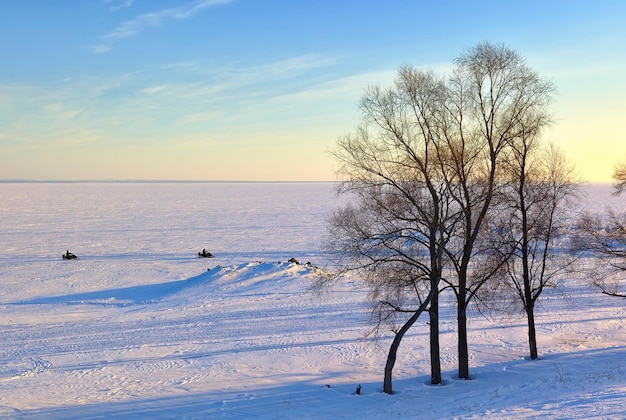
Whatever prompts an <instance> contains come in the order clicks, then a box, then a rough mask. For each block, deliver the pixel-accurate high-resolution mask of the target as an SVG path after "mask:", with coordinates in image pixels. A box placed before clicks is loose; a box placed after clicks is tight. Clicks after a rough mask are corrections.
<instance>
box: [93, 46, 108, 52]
mask: <svg viewBox="0 0 626 420" xmlns="http://www.w3.org/2000/svg"><path fill="white" fill-rule="evenodd" d="M91 50H92V51H93V52H95V53H97V54H103V53H106V52H109V51H111V46H110V45H94V46H92V47H91Z"/></svg>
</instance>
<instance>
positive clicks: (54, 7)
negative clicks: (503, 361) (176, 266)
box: [0, 0, 626, 181]
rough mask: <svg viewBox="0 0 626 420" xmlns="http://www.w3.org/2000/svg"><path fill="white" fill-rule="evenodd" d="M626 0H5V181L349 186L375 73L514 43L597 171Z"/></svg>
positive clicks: (560, 141) (618, 136)
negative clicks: (338, 146)
mask: <svg viewBox="0 0 626 420" xmlns="http://www.w3.org/2000/svg"><path fill="white" fill-rule="evenodd" d="M624 22H626V2H624V1H617V0H615V1H593V2H591V1H584V2H583V1H545V0H544V1H527V2H512V1H511V2H509V1H478V0H477V1H437V2H434V1H432V2H431V1H399V0H389V1H367V0H364V1H352V0H346V1H339V0H335V1H326V0H319V1H306V0H302V1H298V0H291V1H282V0H275V1H272V0H230V1H229V0H179V1H172V0H54V1H51V0H26V1H25V0H1V1H0V51H1V52H2V61H1V63H2V64H1V65H0V179H59V180H64V179H177V180H182V179H188V180H309V181H310V180H332V179H334V166H335V164H334V162H333V160H332V158H331V157H330V156H329V154H328V151H329V150H330V149H332V147H333V145H334V143H335V141H336V139H337V137H339V136H341V135H343V134H347V133H348V132H350V131H351V130H353V128H354V127H355V125H356V124H357V123H358V118H359V114H358V108H357V104H358V100H359V98H360V96H361V95H362V93H363V89H364V88H365V87H366V86H368V85H370V84H377V83H379V84H382V85H387V84H390V83H391V82H392V81H393V77H394V75H395V72H396V70H397V68H398V67H399V66H401V65H403V64H407V63H408V64H412V65H415V66H418V67H425V68H433V69H435V70H436V71H441V72H446V71H448V70H449V68H450V63H451V61H452V60H453V59H454V58H455V57H456V56H457V55H459V54H460V53H461V52H462V51H463V50H465V49H466V48H469V47H471V46H473V45H475V44H476V43H478V42H482V41H489V42H493V43H505V44H507V45H508V46H509V47H511V48H514V49H516V50H517V51H518V52H519V53H520V54H521V55H523V56H524V57H525V58H526V59H527V61H528V64H529V65H530V66H531V67H532V68H533V69H535V70H536V71H538V72H539V73H540V74H541V75H543V76H545V77H546V78H548V79H550V80H551V81H553V82H554V84H555V85H556V87H557V90H558V93H557V96H556V102H555V103H554V106H553V111H554V114H555V124H554V126H553V127H552V128H551V129H550V130H549V131H548V132H547V133H546V138H547V139H548V140H551V141H554V142H555V143H556V144H557V145H558V146H560V147H561V148H562V149H563V150H564V151H565V152H566V153H567V155H568V156H569V157H570V159H571V160H572V161H573V162H574V163H575V165H576V167H577V168H578V171H579V173H580V175H581V176H582V178H583V179H586V180H589V181H609V180H610V175H611V172H612V167H613V165H614V164H615V163H616V162H617V161H619V160H621V159H624V158H626V141H625V140H626V136H625V135H624V129H623V124H622V121H623V119H624V111H625V110H626V78H625V77H624V75H626V48H624V45H626V29H625V26H626V25H625V24H624Z"/></svg>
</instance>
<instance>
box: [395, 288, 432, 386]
mask: <svg viewBox="0 0 626 420" xmlns="http://www.w3.org/2000/svg"><path fill="white" fill-rule="evenodd" d="M433 294H434V293H433V291H432V290H431V291H430V294H429V295H428V297H427V298H426V300H425V301H424V302H422V304H421V305H420V306H419V308H418V309H417V311H415V313H414V314H413V315H411V317H410V318H409V319H408V320H407V321H406V322H405V323H404V325H403V326H402V328H400V330H399V331H398V332H397V333H396V336H395V337H394V338H393V341H392V342H391V346H390V347H389V353H388V354H387V363H385V378H384V380H383V392H384V393H385V394H393V386H392V374H393V366H394V365H395V364H396V357H397V354H398V347H400V342H401V341H402V338H403V337H404V334H406V332H407V331H408V330H409V329H410V328H411V327H412V326H413V324H415V321H417V319H418V318H419V316H420V315H421V314H422V312H424V310H425V309H426V307H427V306H428V305H429V304H430V302H431V300H432V298H433Z"/></svg>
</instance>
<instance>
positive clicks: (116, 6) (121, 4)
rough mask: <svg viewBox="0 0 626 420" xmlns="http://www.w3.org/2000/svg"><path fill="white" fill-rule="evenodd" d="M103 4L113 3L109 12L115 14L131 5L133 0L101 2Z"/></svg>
mask: <svg viewBox="0 0 626 420" xmlns="http://www.w3.org/2000/svg"><path fill="white" fill-rule="evenodd" d="M102 2H103V3H105V4H107V3H113V5H112V6H111V7H110V8H109V10H110V11H111V12H117V11H118V10H120V9H125V8H127V7H130V6H132V5H133V3H134V2H135V0H102Z"/></svg>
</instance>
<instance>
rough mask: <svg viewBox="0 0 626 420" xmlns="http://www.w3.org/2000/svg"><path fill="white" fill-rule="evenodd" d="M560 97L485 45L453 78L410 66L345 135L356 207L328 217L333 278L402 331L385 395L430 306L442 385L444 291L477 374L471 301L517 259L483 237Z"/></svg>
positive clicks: (462, 351)
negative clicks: (521, 154) (363, 290)
mask: <svg viewBox="0 0 626 420" xmlns="http://www.w3.org/2000/svg"><path fill="white" fill-rule="evenodd" d="M552 91H553V88H552V85H551V84H550V83H549V82H546V81H545V80H543V79H542V78H541V77H539V76H538V75H537V74H536V73H535V72H534V71H532V70H531V69H530V68H529V67H528V66H527V65H526V63H525V61H524V60H523V58H522V57H521V56H520V55H519V54H518V53H517V52H515V51H513V50H511V49H509V48H507V47H506V46H504V45H493V44H489V43H481V44H478V45H477V46H475V47H473V48H470V49H469V50H467V51H466V52H465V53H463V54H461V55H460V56H459V57H458V58H457V59H456V60H455V66H454V71H453V72H452V74H451V75H449V76H447V77H444V76H438V75H436V74H435V73H434V72H432V71H423V70H418V69H416V68H414V67H411V66H404V67H402V68H400V69H399V71H398V75H397V78H396V81H395V84H394V86H392V87H391V88H387V89H384V88H381V87H379V86H372V87H370V88H368V89H367V90H366V92H365V94H364V96H363V98H362V101H361V113H362V119H361V123H360V125H359V126H358V127H357V128H356V130H355V131H354V133H352V134H349V135H346V136H344V137H341V138H340V139H339V140H338V142H337V148H336V150H335V151H334V157H335V159H336V160H337V162H338V163H339V166H340V167H339V171H338V172H339V176H340V186H339V191H340V192H343V193H347V194H349V197H350V201H349V204H348V205H346V206H345V207H344V208H342V209H339V210H337V211H336V212H335V214H334V215H333V216H332V218H331V221H330V229H329V230H330V239H329V245H330V247H331V249H332V250H333V251H335V252H334V255H336V256H337V261H336V265H337V267H338V270H337V273H336V276H335V278H339V277H341V276H343V275H345V274H346V273H354V274H356V275H357V276H358V277H359V278H361V279H362V280H363V281H364V285H365V287H367V289H368V290H369V292H370V297H371V299H372V303H373V314H374V318H375V319H376V323H375V324H376V328H380V327H381V326H383V325H384V326H387V327H390V328H391V329H392V331H394V333H395V337H394V341H393V343H392V345H391V346H390V351H389V354H388V358H387V366H386V368H385V386H384V389H385V392H389V393H391V390H392V388H391V370H392V369H393V364H394V363H395V357H396V352H397V350H398V346H399V343H400V341H401V340H402V336H403V335H404V334H405V333H406V331H408V329H409V328H411V327H412V326H413V324H414V323H415V321H416V320H417V318H418V317H419V316H420V314H421V313H422V312H424V311H426V309H428V313H429V317H430V323H429V325H430V344H431V347H430V349H431V382H432V383H441V371H440V367H439V341H438V340H439V330H438V311H439V309H438V300H439V293H440V292H441V291H442V289H445V288H450V289H451V290H453V292H454V295H455V297H456V303H457V321H458V337H459V339H458V355H459V377H460V378H465V379H469V378H470V376H469V353H468V343H467V306H468V304H469V302H470V301H471V299H472V298H473V297H474V296H475V295H476V294H477V292H478V291H479V290H480V288H481V287H482V285H484V284H485V283H486V282H487V281H488V280H489V279H492V278H495V277H498V276H501V274H502V272H503V271H504V270H506V263H507V260H508V259H509V258H510V255H508V254H503V253H502V252H501V251H502V248H498V247H496V246H494V244H493V241H491V240H490V239H489V238H491V237H490V236H489V235H487V234H486V232H485V231H486V230H487V228H488V226H489V223H488V221H489V220H490V218H492V215H491V213H490V211H491V210H492V209H493V207H494V206H495V204H496V203H498V202H500V201H501V200H502V197H503V191H502V189H503V187H502V185H503V184H505V182H504V180H505V179H504V173H505V168H504V166H505V163H506V162H507V159H509V158H510V157H511V154H512V153H513V152H512V150H513V146H514V145H518V144H519V142H520V139H526V140H530V139H536V138H538V136H539V135H540V133H541V132H542V129H543V128H544V127H545V126H546V125H548V124H549V123H550V118H549V114H548V112H547V108H548V105H549V103H550V100H551V95H552Z"/></svg>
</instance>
